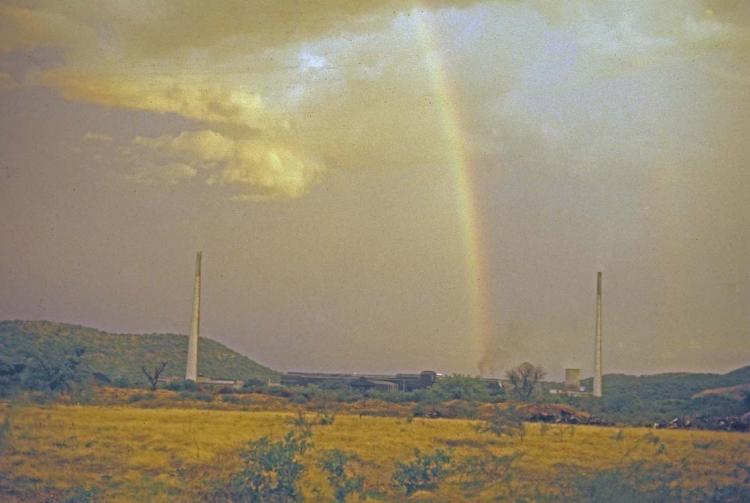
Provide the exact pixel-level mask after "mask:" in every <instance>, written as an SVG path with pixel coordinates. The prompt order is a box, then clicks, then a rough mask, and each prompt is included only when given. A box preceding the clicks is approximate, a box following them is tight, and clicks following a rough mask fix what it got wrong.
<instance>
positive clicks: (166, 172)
mask: <svg viewBox="0 0 750 503" xmlns="http://www.w3.org/2000/svg"><path fill="white" fill-rule="evenodd" d="M197 173H198V170H196V169H195V168H194V167H192V166H189V165H187V164H183V163H179V162H171V163H167V164H162V165H157V164H153V163H143V164H138V165H135V166H132V167H131V168H130V170H129V171H127V172H125V173H124V174H122V176H123V177H124V178H126V179H128V180H130V181H132V182H136V183H140V184H143V185H153V186H159V185H164V186H173V185H177V184H179V183H181V182H184V181H186V180H189V179H191V178H193V177H194V176H195V175H196V174H197Z"/></svg>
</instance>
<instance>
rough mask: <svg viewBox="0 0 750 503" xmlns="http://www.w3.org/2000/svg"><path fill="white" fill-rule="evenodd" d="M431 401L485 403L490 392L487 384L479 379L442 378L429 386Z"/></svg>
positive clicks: (466, 377)
mask: <svg viewBox="0 0 750 503" xmlns="http://www.w3.org/2000/svg"><path fill="white" fill-rule="evenodd" d="M427 396H428V398H430V399H432V401H438V402H442V401H445V400H469V401H473V402H487V401H489V399H490V392H489V388H488V387H487V384H485V383H484V382H483V381H482V380H481V379H478V378H476V377H470V376H465V375H460V374H454V375H452V376H449V377H442V378H440V379H438V381H437V382H436V383H435V384H433V385H432V386H430V388H429V389H428V391H427Z"/></svg>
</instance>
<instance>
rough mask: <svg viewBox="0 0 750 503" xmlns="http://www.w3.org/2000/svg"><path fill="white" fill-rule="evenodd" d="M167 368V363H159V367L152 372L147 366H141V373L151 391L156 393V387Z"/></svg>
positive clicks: (156, 366)
mask: <svg viewBox="0 0 750 503" xmlns="http://www.w3.org/2000/svg"><path fill="white" fill-rule="evenodd" d="M166 367H167V362H159V364H158V365H155V366H154V370H153V371H150V370H148V369H147V368H146V366H145V365H141V371H142V372H143V375H145V376H146V380H147V381H148V384H149V386H151V391H156V385H157V384H159V376H161V375H162V374H163V373H164V369H165V368H166Z"/></svg>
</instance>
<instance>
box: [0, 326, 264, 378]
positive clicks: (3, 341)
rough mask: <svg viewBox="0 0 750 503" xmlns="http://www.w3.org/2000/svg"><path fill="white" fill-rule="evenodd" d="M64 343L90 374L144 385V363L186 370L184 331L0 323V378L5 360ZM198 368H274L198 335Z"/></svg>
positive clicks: (233, 374)
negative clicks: (79, 355) (83, 361)
mask: <svg viewBox="0 0 750 503" xmlns="http://www.w3.org/2000/svg"><path fill="white" fill-rule="evenodd" d="M62 343H64V344H68V345H71V346H76V347H80V348H81V349H83V350H84V351H85V355H86V363H87V365H88V368H89V370H90V371H91V372H92V373H100V374H103V375H106V376H107V377H108V378H109V379H111V380H112V381H118V383H121V384H124V383H131V384H146V382H147V381H146V379H145V378H144V375H143V373H142V370H141V365H142V363H143V362H149V361H156V362H162V361H163V362H167V368H166V370H165V371H164V374H163V376H164V377H182V376H184V375H185V361H186V360H187V346H188V344H187V336H185V335H177V334H149V335H133V334H111V333H107V332H102V331H100V330H95V329H93V328H87V327H82V326H78V325H68V324H65V323H53V322H48V321H2V322H0V382H1V381H2V379H7V376H5V375H4V372H6V371H7V370H5V369H6V368H7V365H19V364H24V363H25V362H26V361H27V359H28V355H29V354H31V353H34V352H36V351H39V350H40V348H44V347H47V346H50V345H57V344H62ZM199 351H200V355H201V358H200V359H199V361H198V371H199V372H200V373H202V374H205V375H208V376H212V377H217V378H227V379H241V380H245V379H259V380H263V381H265V380H267V379H268V378H270V377H274V376H275V375H276V373H275V372H274V371H272V370H271V369H268V368H266V367H263V366H261V365H259V364H257V363H255V362H254V361H252V360H250V359H249V358H247V357H245V356H243V355H241V354H239V353H236V352H234V351H232V350H231V349H229V348H227V347H226V346H224V345H222V344H220V343H218V342H216V341H213V340H211V339H208V338H205V337H202V338H201V339H200V342H199Z"/></svg>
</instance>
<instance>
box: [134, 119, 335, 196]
mask: <svg viewBox="0 0 750 503" xmlns="http://www.w3.org/2000/svg"><path fill="white" fill-rule="evenodd" d="M133 144H134V145H136V146H138V147H141V148H146V149H149V150H152V151H154V152H157V153H160V154H163V155H166V156H167V157H168V158H171V159H174V160H178V161H181V162H182V161H184V162H189V161H190V160H193V161H195V160H199V161H200V163H199V165H200V167H202V168H203V169H204V170H209V171H215V170H217V169H218V171H219V174H218V175H217V174H211V175H209V176H208V177H207V178H206V182H207V184H209V185H216V184H217V182H218V183H220V184H221V185H223V186H228V187H231V188H234V189H236V190H238V191H239V194H234V195H233V196H232V199H233V200H236V201H261V200H267V199H278V198H296V197H299V196H301V195H302V194H304V193H305V192H306V191H307V190H308V189H309V188H310V187H311V186H312V185H313V184H314V183H315V182H316V181H317V180H318V178H319V176H320V174H321V173H322V172H323V171H324V168H323V166H322V165H321V164H320V163H317V162H314V161H312V160H310V159H305V158H304V157H301V156H300V155H298V154H296V153H294V152H292V151H290V150H289V149H288V148H285V147H284V146H281V145H273V144H268V143H266V142H264V141H262V140H258V139H246V138H231V137H228V136H225V135H222V134H220V133H217V132H216V131H213V130H202V131H183V132H181V133H180V134H178V135H162V136H158V137H154V138H149V137H142V136H138V137H136V138H135V139H134V140H133Z"/></svg>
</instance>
